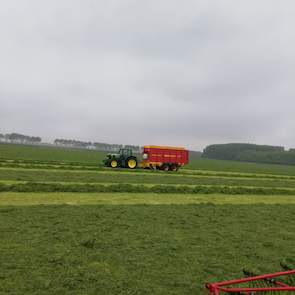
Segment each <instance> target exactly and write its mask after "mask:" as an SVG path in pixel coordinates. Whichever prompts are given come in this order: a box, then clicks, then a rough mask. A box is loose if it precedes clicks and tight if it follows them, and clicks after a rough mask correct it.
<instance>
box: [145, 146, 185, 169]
mask: <svg viewBox="0 0 295 295" xmlns="http://www.w3.org/2000/svg"><path fill="white" fill-rule="evenodd" d="M142 158H143V161H142V163H141V165H142V168H152V169H160V170H166V171H168V170H171V171H176V170H178V169H179V168H180V167H182V166H184V165H186V164H188V162H189V151H188V150H186V149H185V148H182V147H171V146H154V145H147V146H144V147H143V155H142Z"/></svg>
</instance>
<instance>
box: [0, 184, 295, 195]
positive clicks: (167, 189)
mask: <svg viewBox="0 0 295 295" xmlns="http://www.w3.org/2000/svg"><path fill="white" fill-rule="evenodd" d="M0 192H93V193H94V192H101V193H107V192H110V193H111V192H112V193H122V192H128V193H158V194H181V193H182V194H217V193H219V194H231V195H243V194H251V195H295V189H291V188H266V187H246V186H218V185H214V186H209V185H161V184H159V185H152V184H151V185H145V184H128V183H121V184H105V183H103V184H102V183H92V184H90V183H58V182H15V183H13V182H7V183H5V182H0Z"/></svg>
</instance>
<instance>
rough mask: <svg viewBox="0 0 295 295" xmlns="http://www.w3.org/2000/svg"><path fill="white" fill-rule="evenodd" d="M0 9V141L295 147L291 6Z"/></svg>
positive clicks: (93, 2)
mask: <svg viewBox="0 0 295 295" xmlns="http://www.w3.org/2000/svg"><path fill="white" fill-rule="evenodd" d="M0 4H1V6H0V42H1V43H0V133H8V132H18V133H24V134H28V135H36V136H37V135H39V136H41V137H42V138H43V139H44V140H53V139H55V138H73V139H80V140H87V141H88V140H89V141H99V142H109V143H125V144H170V145H182V146H187V147H189V148H192V149H195V150H201V149H202V148H203V147H205V146H206V145H207V144H212V143H224V142H253V143H259V144H262V143H264V144H275V145H285V146H286V147H292V146H295V132H294V131H295V17H294V15H295V2H294V0H290V1H288V0H285V1H284V0H283V1H277V0H274V1H272V0H259V1H256V0H255V1H254V0H247V1H244V0H215V1H214V0H212V1H210V0H204V1H193V0H185V1H173V0H148V1H147V0H142V1H141V0H132V1H131V0H117V1H113V0H105V1H103V0H80V1H78V0H50V1H48V0H44V1H43V0H36V1H33V0H6V1H5V0H0Z"/></svg>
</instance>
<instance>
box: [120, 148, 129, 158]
mask: <svg viewBox="0 0 295 295" xmlns="http://www.w3.org/2000/svg"><path fill="white" fill-rule="evenodd" d="M120 155H122V156H124V157H128V156H130V155H131V150H129V149H120Z"/></svg>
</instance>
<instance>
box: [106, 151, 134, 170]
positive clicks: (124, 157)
mask: <svg viewBox="0 0 295 295" xmlns="http://www.w3.org/2000/svg"><path fill="white" fill-rule="evenodd" d="M103 163H104V165H105V166H107V167H112V168H117V167H121V168H129V169H135V168H136V167H137V164H138V162H137V158H136V157H135V156H134V155H133V153H132V150H131V149H129V148H121V149H120V150H119V151H118V153H115V154H107V158H106V159H105V160H104V161H103Z"/></svg>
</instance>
